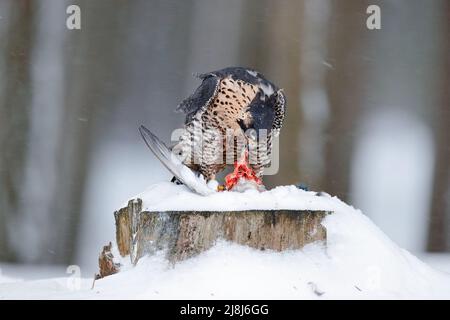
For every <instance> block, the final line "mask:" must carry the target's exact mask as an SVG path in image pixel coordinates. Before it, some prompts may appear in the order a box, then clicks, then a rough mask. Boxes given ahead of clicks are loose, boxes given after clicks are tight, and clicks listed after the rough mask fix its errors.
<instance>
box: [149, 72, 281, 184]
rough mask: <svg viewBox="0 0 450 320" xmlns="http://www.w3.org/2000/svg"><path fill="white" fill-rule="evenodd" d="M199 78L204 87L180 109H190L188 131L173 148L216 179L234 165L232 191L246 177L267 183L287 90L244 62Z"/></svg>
mask: <svg viewBox="0 0 450 320" xmlns="http://www.w3.org/2000/svg"><path fill="white" fill-rule="evenodd" d="M198 78H200V79H201V80H202V83H201V84H200V86H199V87H198V88H197V89H196V90H195V91H194V93H193V94H192V95H191V96H189V97H188V98H186V99H185V100H183V101H182V102H181V103H180V104H179V106H178V108H177V110H178V111H182V112H184V113H185V114H186V119H185V125H184V129H185V131H184V133H183V134H182V135H181V137H180V139H179V141H178V143H176V144H175V145H174V146H173V147H172V148H171V151H172V152H173V153H174V154H176V155H177V156H178V157H179V158H180V159H181V161H182V163H183V164H184V165H185V166H187V167H188V168H190V169H191V170H193V171H195V172H198V173H200V174H201V175H203V177H204V178H205V179H206V181H210V180H215V177H216V174H217V173H219V172H220V171H222V170H224V169H225V168H226V167H227V165H233V164H234V167H235V169H234V172H233V173H231V174H229V175H228V176H227V177H226V178H225V181H226V183H225V186H224V187H222V188H223V189H227V190H231V189H232V188H233V187H234V186H235V185H236V184H237V183H238V182H239V180H240V179H241V178H245V179H246V180H250V181H253V182H255V183H256V184H258V185H262V176H263V172H264V168H265V167H267V166H269V165H270V161H271V160H270V156H271V152H272V139H273V137H276V136H278V135H279V133H280V130H281V127H282V125H283V120H284V117H285V113H286V97H285V95H284V93H283V90H282V89H279V88H278V87H277V86H275V85H274V84H273V83H272V82H270V81H268V80H267V79H266V78H265V77H264V76H263V75H262V74H261V73H259V72H257V71H255V70H253V69H249V68H243V67H229V68H225V69H221V70H218V71H213V72H208V73H204V74H199V75H198ZM141 129H142V127H141ZM144 129H145V127H144ZM145 130H147V131H148V129H145ZM148 133H149V132H148ZM141 134H143V131H142V130H141ZM149 134H151V133H149ZM143 136H144V134H143ZM144 139H145V137H144ZM146 142H147V141H146ZM147 144H148V143H147ZM149 147H151V146H149ZM166 166H167V165H166ZM169 170H170V169H169ZM171 171H172V172H173V170H171ZM177 178H178V177H177Z"/></svg>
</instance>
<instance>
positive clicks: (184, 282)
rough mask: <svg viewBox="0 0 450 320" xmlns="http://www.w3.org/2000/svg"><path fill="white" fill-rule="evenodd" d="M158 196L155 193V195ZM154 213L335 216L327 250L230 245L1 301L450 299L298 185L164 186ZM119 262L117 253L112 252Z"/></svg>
mask: <svg viewBox="0 0 450 320" xmlns="http://www.w3.org/2000/svg"><path fill="white" fill-rule="evenodd" d="M156 194H157V195H158V197H155V195H156ZM139 197H141V198H142V199H143V201H144V207H145V208H146V209H147V210H181V209H184V210H192V209H195V210H200V209H201V210H220V209H222V210H230V209H234V210H247V209H268V208H272V209H273V208H284V209H310V210H327V211H332V212H333V214H330V215H328V216H327V217H326V218H325V220H324V221H323V224H324V226H325V227H326V228H327V236H328V240H327V246H326V247H325V246H323V245H321V244H318V243H315V244H310V245H307V246H306V247H304V248H303V249H302V250H292V251H285V252H273V251H258V250H255V249H252V248H248V247H244V246H239V245H236V244H232V243H227V242H219V243H217V244H216V246H215V247H213V248H212V249H210V250H208V251H206V252H204V253H202V254H200V255H199V256H197V257H194V258H191V259H188V260H185V261H183V262H180V263H178V264H176V265H172V264H170V263H169V262H168V261H166V260H165V258H164V254H163V252H160V253H158V254H157V255H155V256H152V257H145V258H142V259H141V260H140V261H139V262H138V264H137V266H135V267H131V265H130V263H129V259H122V261H120V262H121V263H122V264H123V268H122V271H121V272H120V273H118V274H115V275H112V276H110V277H107V278H104V279H102V280H98V281H96V283H95V286H94V289H91V286H92V279H85V280H83V281H82V282H81V287H80V288H79V290H75V291H73V290H72V291H70V290H69V289H67V288H64V285H63V283H64V282H63V281H62V280H61V279H51V280H45V281H44V280H41V281H34V282H22V283H9V284H0V297H6V298H60V299H66V298H70V299H73V298H75V299H76V298H81V299H116V298H125V299H183V298H185V299H260V298H261V299H346V298H351V299H369V298H375V299H378V298H379V299H381V298H383V299H406V298H426V299H427V298H430V299H431V298H447V299H448V298H450V275H449V274H446V273H443V272H439V271H436V270H434V269H432V268H430V267H429V266H427V265H426V264H424V263H423V262H421V261H420V260H418V259H417V258H416V257H414V256H413V255H411V254H410V253H408V252H407V251H405V250H403V249H401V248H399V247H398V246H397V245H396V244H394V243H393V242H392V241H391V240H390V239H389V238H388V237H387V236H386V235H384V234H383V232H381V231H380V230H379V229H378V228H377V227H376V226H375V225H374V224H373V223H372V222H371V221H370V220H369V219H368V218H367V217H366V216H364V215H363V214H362V213H361V212H360V211H359V210H356V209H354V208H352V207H351V206H348V205H347V204H345V203H343V202H342V201H340V200H339V199H337V198H335V197H330V196H328V195H326V194H325V195H323V196H317V195H316V194H315V193H313V192H305V191H302V190H298V189H296V188H295V187H292V186H287V187H279V188H276V189H274V190H271V191H266V192H262V193H259V192H257V191H254V190H253V191H252V190H250V191H247V192H244V193H233V192H225V193H217V194H214V195H211V196H208V197H202V196H197V195H195V194H192V193H190V192H189V191H187V190H185V189H184V188H183V187H182V186H174V185H171V184H159V185H156V186H153V187H151V188H150V189H149V190H148V191H147V192H146V193H144V194H142V195H139ZM115 256H116V257H118V256H119V255H118V254H115Z"/></svg>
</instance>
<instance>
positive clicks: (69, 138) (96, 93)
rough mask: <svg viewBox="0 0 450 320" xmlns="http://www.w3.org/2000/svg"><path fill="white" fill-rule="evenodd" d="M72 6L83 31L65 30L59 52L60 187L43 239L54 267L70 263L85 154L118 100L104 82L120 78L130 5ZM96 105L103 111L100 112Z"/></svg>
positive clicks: (76, 232) (83, 3)
mask: <svg viewBox="0 0 450 320" xmlns="http://www.w3.org/2000/svg"><path fill="white" fill-rule="evenodd" d="M77 3H78V4H79V5H80V7H81V8H82V29H81V30H79V31H77V30H74V31H67V37H66V46H65V48H64V57H65V65H66V72H65V79H66V84H65V88H64V89H65V92H64V95H65V101H66V102H65V105H64V116H63V118H62V119H61V124H62V125H63V126H64V130H63V131H62V132H61V140H60V145H59V154H60V155H59V158H60V162H59V166H58V168H57V170H58V174H57V180H56V181H57V183H56V185H58V186H61V187H63V188H61V189H60V190H59V191H58V192H57V193H56V194H55V199H54V202H53V206H52V209H51V211H52V221H54V222H55V223H57V224H58V226H59V227H58V228H57V229H56V230H54V231H53V234H52V235H51V237H49V239H48V240H49V241H50V243H49V244H48V245H49V246H51V247H52V248H53V251H55V252H56V253H57V254H56V255H55V257H53V258H51V259H50V257H47V259H46V260H47V261H49V260H51V261H53V262H58V263H72V262H73V261H74V259H75V258H76V254H77V244H78V239H77V237H78V235H79V231H80V230H79V229H80V225H81V210H82V204H83V196H84V189H85V183H86V179H87V172H88V170H87V168H88V161H89V160H90V157H89V150H90V148H91V147H92V145H91V144H92V142H93V140H94V137H93V135H94V128H95V126H96V125H98V122H99V121H100V119H99V118H102V116H104V114H105V113H107V112H108V107H109V106H111V104H112V103H113V101H115V100H116V99H117V96H116V95H112V94H111V93H110V92H111V88H110V86H111V84H110V83H109V82H108V79H109V78H110V77H111V75H115V76H114V78H119V77H120V76H119V74H120V71H121V70H120V67H121V65H120V64H118V63H117V61H120V54H119V52H120V48H121V47H122V45H123V42H124V41H125V39H126V35H125V32H124V30H122V29H125V28H123V25H122V21H127V20H126V19H125V18H123V19H122V18H121V15H126V14H127V12H128V11H129V8H130V6H132V3H131V2H127V1H124V2H117V3H115V4H114V10H105V8H107V7H108V5H109V2H108V1H105V0H103V1H87V0H84V1H78V2H77ZM100 16H101V17H102V18H101V22H100V21H99V20H98V17H100ZM128 21H129V20H128ZM115 84H116V85H117V87H116V88H114V90H112V91H113V92H116V93H118V92H119V90H120V87H119V86H120V81H118V82H115ZM100 106H102V107H104V109H103V110H100ZM62 212H63V213H64V214H60V213H62Z"/></svg>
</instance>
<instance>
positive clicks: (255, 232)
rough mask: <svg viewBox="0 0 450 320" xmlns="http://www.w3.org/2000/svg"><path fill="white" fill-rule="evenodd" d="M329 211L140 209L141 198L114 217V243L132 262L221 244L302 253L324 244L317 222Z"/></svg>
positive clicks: (186, 253) (182, 254)
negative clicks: (161, 252) (310, 246)
mask: <svg viewBox="0 0 450 320" xmlns="http://www.w3.org/2000/svg"><path fill="white" fill-rule="evenodd" d="M328 213H329V212H326V211H307V210H247V211H223V212H222V211H221V212H210V211H166V212H150V211H142V200H141V199H134V200H130V201H129V202H128V205H127V206H126V207H124V208H122V209H120V210H119V211H116V212H115V214H114V216H115V220H116V242H117V246H118V249H119V252H120V254H121V255H122V256H127V255H129V256H130V258H131V261H132V263H133V264H136V263H137V261H138V260H139V258H141V257H142V256H144V255H151V254H154V253H155V252H156V251H159V250H165V252H166V254H167V258H168V259H169V260H170V261H172V262H177V261H180V260H183V259H186V258H189V257H192V256H195V255H197V254H199V253H201V252H203V251H205V250H207V249H209V248H211V247H212V246H213V245H214V243H215V242H216V241H217V240H219V239H223V240H227V241H231V242H234V243H237V244H241V245H247V246H250V247H252V248H256V249H260V250H266V249H267V250H275V251H283V250H288V249H300V248H302V247H303V246H305V245H306V244H309V243H312V242H315V241H322V242H324V243H325V242H326V229H325V227H324V226H323V225H322V224H321V222H322V220H323V218H324V217H325V215H326V214H328Z"/></svg>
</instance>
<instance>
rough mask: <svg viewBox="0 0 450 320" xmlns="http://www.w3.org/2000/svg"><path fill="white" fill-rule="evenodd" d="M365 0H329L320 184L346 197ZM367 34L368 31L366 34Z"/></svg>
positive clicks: (358, 93)
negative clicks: (326, 108)
mask: <svg viewBox="0 0 450 320" xmlns="http://www.w3.org/2000/svg"><path fill="white" fill-rule="evenodd" d="M367 6H368V4H367V2H366V1H336V0H335V1H332V8H331V10H332V15H331V21H330V25H331V26H330V30H331V32H330V35H329V40H328V42H329V57H328V59H327V61H328V63H329V64H330V65H331V66H332V67H331V68H330V70H329V72H328V77H327V78H328V79H327V87H328V94H329V100H330V115H329V122H328V130H327V134H326V146H325V148H326V150H325V174H324V178H323V179H324V181H323V182H322V187H323V189H324V190H326V191H327V192H329V193H330V194H332V195H336V196H338V197H339V198H340V199H342V200H344V201H345V200H348V198H349V188H350V179H349V178H350V166H351V158H352V154H353V147H354V140H355V139H354V138H355V130H356V124H357V121H358V117H359V114H360V105H361V103H362V99H363V92H362V90H363V86H364V74H363V73H364V68H363V66H362V63H363V61H362V60H363V59H364V54H363V45H364V39H365V36H364V35H363V33H364V32H367V31H366V20H365V19H366V16H365V12H366V8H367ZM366 36H367V35H366Z"/></svg>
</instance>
